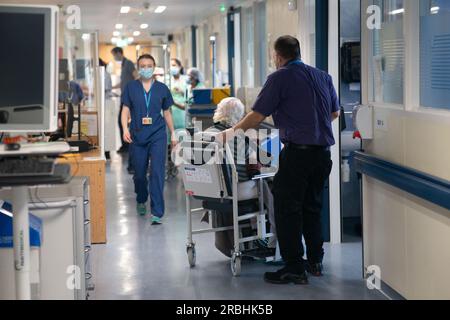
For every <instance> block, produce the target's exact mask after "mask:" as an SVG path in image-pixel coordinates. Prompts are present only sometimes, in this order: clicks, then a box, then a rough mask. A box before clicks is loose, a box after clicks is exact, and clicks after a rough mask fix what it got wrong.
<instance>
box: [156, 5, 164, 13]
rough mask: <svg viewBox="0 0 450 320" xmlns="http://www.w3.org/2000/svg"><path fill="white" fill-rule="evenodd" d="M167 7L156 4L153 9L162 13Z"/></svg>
mask: <svg viewBox="0 0 450 320" xmlns="http://www.w3.org/2000/svg"><path fill="white" fill-rule="evenodd" d="M166 9H167V7H166V6H158V7H156V9H155V13H163V12H164V11H166Z"/></svg>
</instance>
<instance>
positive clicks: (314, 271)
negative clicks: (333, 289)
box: [304, 260, 323, 277]
mask: <svg viewBox="0 0 450 320" xmlns="http://www.w3.org/2000/svg"><path fill="white" fill-rule="evenodd" d="M304 265H305V269H306V271H307V272H308V273H309V274H310V275H312V276H313V277H322V276H323V264H322V262H318V263H310V262H309V261H308V260H304Z"/></svg>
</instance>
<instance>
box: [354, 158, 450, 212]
mask: <svg viewBox="0 0 450 320" xmlns="http://www.w3.org/2000/svg"><path fill="white" fill-rule="evenodd" d="M352 163H353V165H354V167H355V169H356V171H357V172H358V173H360V174H364V175H367V176H369V177H372V178H374V179H377V180H379V181H382V182H384V183H387V184H389V185H392V186H394V187H396V188H398V189H400V190H403V191H405V192H408V193H410V194H412V195H415V196H417V197H419V198H422V199H424V200H427V201H429V202H431V203H433V204H436V205H438V206H440V207H443V208H446V209H448V210H450V181H447V180H444V179H441V178H438V177H435V176H432V175H429V174H426V173H423V172H421V171H418V170H414V169H411V168H408V167H404V166H401V165H398V164H395V163H392V162H389V161H386V160H383V159H381V158H378V157H376V156H373V155H370V154H367V153H363V152H359V151H358V152H355V153H354V155H353V161H352Z"/></svg>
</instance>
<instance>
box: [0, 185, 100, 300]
mask: <svg viewBox="0 0 450 320" xmlns="http://www.w3.org/2000/svg"><path fill="white" fill-rule="evenodd" d="M29 195H30V212H32V213H33V214H34V215H35V216H37V217H39V218H40V219H42V245H41V256H40V268H39V269H40V294H39V296H40V299H43V300H47V299H58V300H60V299H61V300H84V299H87V298H88V296H89V295H88V292H89V290H90V289H93V282H92V273H91V257H90V255H91V241H90V213H89V183H88V179H87V178H82V177H74V178H73V179H72V180H71V182H70V183H68V184H65V185H50V186H39V187H31V188H30V192H29ZM0 199H2V200H10V199H11V192H10V190H8V189H3V190H1V191H0ZM11 281H14V279H11Z"/></svg>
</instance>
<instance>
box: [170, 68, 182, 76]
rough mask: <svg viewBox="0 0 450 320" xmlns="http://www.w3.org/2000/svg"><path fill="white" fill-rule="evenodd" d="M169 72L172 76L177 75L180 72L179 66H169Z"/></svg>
mask: <svg viewBox="0 0 450 320" xmlns="http://www.w3.org/2000/svg"><path fill="white" fill-rule="evenodd" d="M170 74H171V75H172V76H177V75H179V74H180V68H179V67H170Z"/></svg>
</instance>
